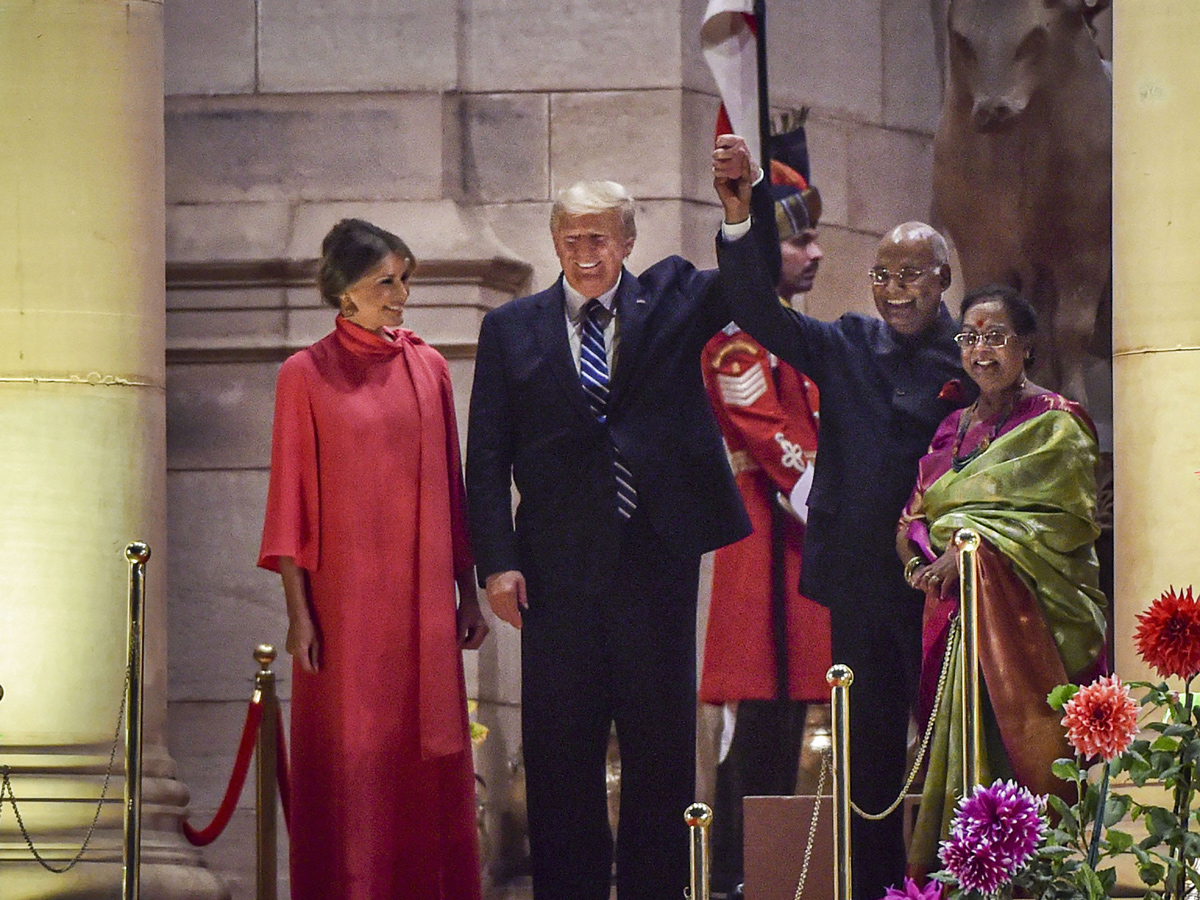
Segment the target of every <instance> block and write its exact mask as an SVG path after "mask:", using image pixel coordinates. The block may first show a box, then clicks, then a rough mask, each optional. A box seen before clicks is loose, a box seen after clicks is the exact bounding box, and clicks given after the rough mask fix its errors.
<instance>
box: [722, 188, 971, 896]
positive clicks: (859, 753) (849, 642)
mask: <svg viewBox="0 0 1200 900" xmlns="http://www.w3.org/2000/svg"><path fill="white" fill-rule="evenodd" d="M739 189H741V188H739ZM741 190H743V192H744V189H741ZM777 248H778V245H777V244H776V243H775V242H773V241H769V240H768V241H765V242H763V241H759V240H758V236H757V235H756V234H750V235H747V236H746V237H744V238H742V239H740V240H735V241H723V242H721V243H720V244H719V245H718V258H719V260H720V265H721V271H722V274H723V275H724V276H725V277H726V278H728V279H729V280H730V283H731V284H738V285H740V286H741V287H743V288H744V290H739V291H738V292H736V293H734V294H731V302H732V305H733V310H734V318H735V319H736V320H737V322H738V324H739V325H741V326H742V328H744V329H745V330H746V331H748V332H749V333H750V334H751V335H753V336H754V337H755V338H756V339H757V340H759V341H760V342H761V343H762V344H763V346H765V347H766V348H767V349H768V350H770V351H771V352H772V353H774V354H776V355H777V356H778V357H779V358H780V359H781V360H783V361H785V362H787V363H790V364H791V365H793V366H795V367H796V368H797V369H799V370H801V371H803V372H804V373H805V374H806V375H808V376H809V377H810V378H811V379H812V380H813V381H814V382H816V384H817V387H818V388H819V389H820V392H821V452H820V453H819V454H818V455H817V462H816V471H815V474H814V478H813V485H812V490H811V493H810V494H809V498H808V507H809V513H808V530H807V533H806V535H805V541H804V566H803V568H802V571H801V590H802V591H803V592H804V594H806V595H807V596H809V597H811V598H812V599H814V600H816V601H817V602H818V603H822V604H824V605H825V606H828V607H829V609H830V619H831V627H832V646H833V661H834V662H835V663H845V664H846V665H848V666H850V667H851V669H853V671H854V684H853V687H852V688H851V698H852V699H851V704H850V711H851V722H850V728H851V733H850V758H851V799H852V800H853V801H854V802H855V804H856V805H857V806H858V807H859V808H860V809H862V810H863V811H864V812H867V813H879V812H882V811H883V810H884V809H885V808H886V807H887V806H888V805H889V804H890V803H891V802H892V801H893V800H895V799H896V798H897V796H898V795H899V792H900V789H901V786H902V782H903V778H904V765H905V752H906V743H907V741H906V738H907V732H908V721H909V708H910V703H911V700H912V699H913V698H914V697H915V694H916V685H917V678H918V676H919V672H920V658H921V606H922V600H921V595H920V594H919V593H918V592H917V591H915V590H913V589H912V588H911V587H909V586H908V585H907V584H906V582H905V579H904V573H903V570H902V567H901V565H900V563H899V561H898V560H897V558H896V551H895V534H896V522H897V520H898V519H899V517H900V512H901V510H902V509H903V508H904V504H905V502H906V500H907V499H908V495H909V492H910V491H911V490H912V486H913V483H914V481H915V478H916V471H917V461H918V460H919V459H920V458H921V456H922V454H923V453H924V452H925V450H926V448H927V447H928V444H929V441H930V438H931V437H932V436H933V432H934V430H935V429H936V428H937V425H938V423H939V422H940V421H941V420H942V418H943V417H944V416H945V415H946V414H947V413H949V412H950V411H951V410H952V409H954V408H955V407H957V406H962V405H964V404H965V403H966V402H968V401H969V400H970V399H971V397H970V396H969V393H970V392H972V391H973V386H970V387H964V386H963V384H962V382H963V381H965V379H964V378H963V372H962V367H961V364H960V354H959V351H958V347H957V346H956V345H955V343H954V333H955V331H956V330H957V329H956V327H955V322H954V320H953V319H952V318H951V316H950V313H949V311H948V310H947V309H946V307H945V305H944V304H943V303H942V299H941V298H942V292H943V291H945V290H946V288H948V287H949V286H950V266H949V262H948V253H947V249H946V242H945V240H944V239H943V238H942V236H941V235H940V234H938V233H937V232H936V231H935V230H934V229H933V228H931V227H930V226H928V225H925V224H923V223H921V222H906V223H905V224H903V225H899V226H897V227H896V228H894V229H893V230H892V231H891V232H889V233H888V234H887V235H885V236H884V238H883V240H882V241H880V243H879V248H878V251H877V254H876V259H875V265H874V267H873V268H871V270H870V271H869V273H868V274H869V277H870V282H871V287H872V292H873V295H874V300H875V306H876V309H877V310H878V311H879V316H880V318H878V319H877V318H874V317H871V316H862V315H857V314H853V313H847V314H845V315H843V316H842V317H841V318H839V319H838V320H837V321H835V322H821V321H818V320H816V319H813V318H810V317H808V316H804V315H801V314H800V313H797V312H795V311H794V310H791V309H789V308H787V307H785V306H782V305H781V304H780V303H779V301H778V300H777V299H776V296H775V280H774V278H773V276H772V273H773V272H775V271H778V269H777V268H776V266H775V263H774V258H773V257H774V254H777V253H778V249H777ZM901 825H902V822H901V817H900V813H899V812H895V813H893V814H891V815H890V816H888V817H886V818H884V819H882V820H880V821H870V820H865V819H862V818H855V819H854V821H853V823H852V827H851V834H852V860H853V874H854V896H855V897H862V898H868V900H869V898H873V897H880V896H882V895H883V893H884V889H885V888H886V886H887V885H889V884H894V883H897V882H899V880H900V879H901V877H902V876H903V874H904V862H905V860H904V845H903V839H902V831H901Z"/></svg>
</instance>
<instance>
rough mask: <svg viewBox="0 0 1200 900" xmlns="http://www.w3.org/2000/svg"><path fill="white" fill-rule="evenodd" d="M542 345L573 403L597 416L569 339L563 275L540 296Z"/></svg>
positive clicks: (539, 340)
mask: <svg viewBox="0 0 1200 900" xmlns="http://www.w3.org/2000/svg"><path fill="white" fill-rule="evenodd" d="M534 330H535V332H536V335H537V344H538V349H539V350H540V351H541V354H542V357H543V358H544V359H545V360H546V362H547V364H548V365H549V367H550V371H552V372H553V373H554V376H555V377H556V378H558V380H559V381H561V382H562V385H563V389H564V390H565V391H566V394H567V396H568V397H570V398H571V404H572V406H574V407H575V408H576V409H578V411H579V412H580V413H582V414H583V415H585V416H587V418H589V419H594V418H595V417H594V416H593V415H592V410H591V407H590V406H588V401H587V395H586V394H584V392H583V385H582V384H580V382H579V372H578V371H576V369H575V361H574V358H573V357H572V356H571V345H570V343H569V342H568V340H567V307H566V298H565V296H564V294H563V287H562V276H559V279H558V283H557V284H555V285H554V287H552V288H550V289H549V290H547V291H545V292H544V293H543V294H542V296H541V298H540V299H539V300H538V307H537V316H536V319H535V321H534Z"/></svg>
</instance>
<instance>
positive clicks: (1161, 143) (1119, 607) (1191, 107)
mask: <svg viewBox="0 0 1200 900" xmlns="http://www.w3.org/2000/svg"><path fill="white" fill-rule="evenodd" d="M1113 8H1114V20H1113V59H1114V61H1115V67H1114V84H1113V124H1114V127H1113V210H1114V215H1113V292H1114V297H1113V376H1114V382H1115V383H1114V391H1113V407H1114V418H1115V437H1114V454H1115V484H1116V521H1115V536H1116V566H1115V569H1116V572H1115V575H1116V619H1115V631H1116V653H1117V658H1116V662H1117V670H1118V671H1119V672H1120V673H1121V675H1122V677H1124V678H1128V679H1138V678H1154V677H1155V676H1154V673H1153V672H1151V671H1149V670H1148V669H1147V668H1146V667H1145V666H1144V664H1143V663H1142V662H1141V660H1140V659H1139V658H1138V656H1137V654H1136V652H1135V651H1134V649H1133V642H1132V635H1133V632H1134V629H1135V628H1136V622H1135V620H1134V616H1135V615H1136V614H1137V613H1139V612H1140V611H1141V610H1142V609H1144V608H1145V607H1146V606H1147V605H1148V604H1149V603H1150V602H1151V601H1153V600H1154V599H1155V598H1156V597H1157V596H1158V595H1159V594H1161V593H1162V591H1164V590H1166V588H1167V587H1168V586H1170V585H1174V586H1175V587H1176V588H1180V587H1182V586H1186V585H1188V584H1197V585H1198V586H1200V570H1198V569H1197V567H1196V554H1195V546H1196V541H1197V538H1200V515H1198V513H1200V472H1198V471H1197V470H1200V415H1197V411H1198V406H1200V299H1197V293H1198V290H1200V288H1198V284H1197V278H1196V262H1195V261H1196V253H1197V250H1196V248H1197V246H1200V203H1198V202H1197V201H1198V200H1200V173H1198V172H1197V170H1196V146H1197V143H1200V119H1197V117H1196V111H1197V110H1198V109H1200V70H1197V68H1196V63H1195V41H1194V39H1193V36H1194V35H1195V34H1197V33H1198V32H1197V29H1198V28H1200V6H1197V5H1196V4H1195V3H1192V2H1190V0H1124V2H1122V3H1120V4H1114V7H1113Z"/></svg>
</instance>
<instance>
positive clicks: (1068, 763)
mask: <svg viewBox="0 0 1200 900" xmlns="http://www.w3.org/2000/svg"><path fill="white" fill-rule="evenodd" d="M1050 772H1051V774H1053V775H1054V777H1055V778H1061V779H1062V780H1063V781H1078V780H1079V778H1080V772H1079V763H1077V762H1076V761H1075V760H1073V759H1065V758H1064V759H1056V760H1055V761H1054V762H1052V763H1051V764H1050Z"/></svg>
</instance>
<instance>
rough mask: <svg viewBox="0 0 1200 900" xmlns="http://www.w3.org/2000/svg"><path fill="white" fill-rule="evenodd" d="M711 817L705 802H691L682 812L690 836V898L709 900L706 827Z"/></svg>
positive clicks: (711, 814) (710, 811)
mask: <svg viewBox="0 0 1200 900" xmlns="http://www.w3.org/2000/svg"><path fill="white" fill-rule="evenodd" d="M712 819H713V811H712V808H711V807H710V806H709V805H708V804H707V803H700V802H696V803H693V804H692V805H691V806H689V807H688V808H687V809H686V810H684V813H683V820H684V821H685V822H687V825H688V829H689V834H690V837H691V850H690V854H689V859H690V861H691V866H692V881H691V886H690V887H689V889H688V897H689V898H691V900H709V866H710V864H709V861H708V827H709V826H710V825H712Z"/></svg>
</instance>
